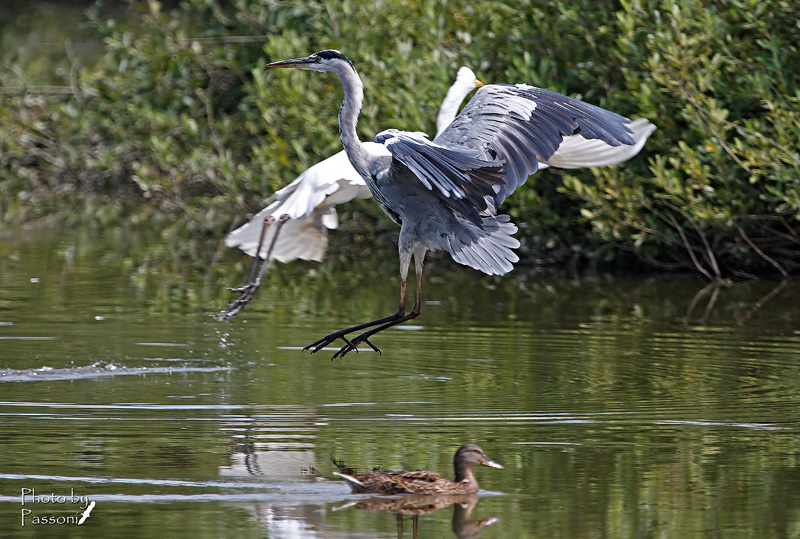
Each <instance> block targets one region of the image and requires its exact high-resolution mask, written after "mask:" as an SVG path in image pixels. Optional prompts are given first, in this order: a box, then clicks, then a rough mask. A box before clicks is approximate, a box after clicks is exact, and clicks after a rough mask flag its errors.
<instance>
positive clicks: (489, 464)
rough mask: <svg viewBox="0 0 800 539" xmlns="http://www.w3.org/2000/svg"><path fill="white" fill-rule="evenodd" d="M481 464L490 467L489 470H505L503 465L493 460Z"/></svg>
mask: <svg viewBox="0 0 800 539" xmlns="http://www.w3.org/2000/svg"><path fill="white" fill-rule="evenodd" d="M481 464H483V465H484V466H488V467H489V468H497V469H498V470H502V469H503V467H502V466H501V465H499V464H498V463H496V462H495V461H493V460H492V459H486V460H484V461H483V462H481Z"/></svg>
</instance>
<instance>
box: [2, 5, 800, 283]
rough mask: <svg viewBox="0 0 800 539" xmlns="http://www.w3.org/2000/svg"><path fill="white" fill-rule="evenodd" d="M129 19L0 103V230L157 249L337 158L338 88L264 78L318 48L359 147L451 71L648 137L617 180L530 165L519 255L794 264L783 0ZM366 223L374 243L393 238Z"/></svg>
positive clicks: (792, 124) (797, 163)
mask: <svg viewBox="0 0 800 539" xmlns="http://www.w3.org/2000/svg"><path fill="white" fill-rule="evenodd" d="M144 5H145V8H144V9H143V10H142V11H141V13H139V14H138V15H137V16H136V17H132V18H131V19H132V20H133V21H135V22H133V23H129V22H122V21H119V20H105V19H103V18H100V17H98V16H97V15H92V16H91V22H92V24H93V25H94V28H95V30H96V32H97V33H98V35H99V36H101V38H102V40H103V41H104V44H105V54H104V56H103V58H102V61H101V62H100V63H99V64H98V65H96V66H93V67H91V68H86V69H82V70H80V71H79V72H78V73H77V74H76V76H75V78H74V80H73V81H71V82H70V84H69V91H68V92H67V93H61V94H58V95H51V96H44V95H38V94H34V93H32V92H28V93H25V92H23V93H16V94H15V93H6V94H3V95H2V98H1V99H0V120H2V123H3V125H4V129H3V130H1V131H0V170H2V172H0V173H1V174H2V175H3V178H4V180H3V182H0V215H2V217H1V219H2V221H3V222H6V223H10V222H13V221H17V220H20V219H34V218H37V217H40V216H42V215H43V214H44V215H49V214H61V215H65V216H67V217H68V218H71V219H75V218H78V219H85V218H87V217H90V218H91V219H93V220H97V219H100V220H102V221H103V222H104V223H113V222H117V221H121V220H122V218H124V219H125V220H126V221H127V222H132V223H139V222H143V221H145V220H146V221H153V220H156V221H157V222H160V223H161V224H160V227H161V230H162V236H163V238H164V239H165V240H170V241H176V242H180V241H181V240H186V239H187V238H197V237H202V236H207V237H216V238H219V237H221V236H222V235H223V234H224V233H225V232H227V231H228V230H229V229H230V228H231V227H232V226H234V225H235V224H238V223H240V222H241V221H242V220H243V219H244V218H246V217H247V216H248V215H249V214H251V213H252V212H254V211H256V210H257V209H258V208H259V206H260V205H261V203H262V201H263V199H264V198H266V196H268V195H269V194H270V193H271V192H273V191H274V190H275V189H277V188H279V187H281V186H283V185H285V184H286V183H288V182H289V181H291V180H292V179H293V178H294V177H295V176H296V175H297V174H299V173H300V172H301V171H302V170H304V169H305V168H307V167H308V166H310V165H311V164H313V163H314V162H316V161H318V160H320V159H322V158H324V157H327V156H328V155H331V154H333V153H334V152H336V151H339V149H340V143H339V142H338V132H337V126H336V110H337V108H338V105H339V102H340V99H341V94H340V90H339V85H338V81H336V79H335V77H333V76H319V75H311V74H308V73H303V72H280V73H272V72H269V73H268V72H266V70H265V69H264V68H263V65H264V63H265V62H266V61H269V60H276V59H284V58H289V57H295V56H300V55H305V54H308V53H311V52H315V51H317V50H320V49H323V48H328V47H330V48H338V49H340V50H342V51H343V52H345V54H347V55H348V56H349V57H350V58H351V59H352V60H353V61H354V62H355V64H356V67H357V69H358V70H359V72H360V73H361V75H362V77H363V78H364V82H365V87H366V88H365V94H366V101H365V107H364V110H363V112H362V116H361V121H360V123H359V131H360V135H361V137H362V139H363V140H371V139H372V137H373V136H374V135H375V134H376V133H377V132H379V131H381V130H383V129H385V128H387V127H398V128H403V129H409V130H420V129H421V130H425V131H427V132H433V130H434V126H433V121H434V118H435V114H436V110H437V108H438V105H439V102H440V100H441V98H442V96H443V94H444V91H445V90H446V88H447V87H448V85H449V84H450V81H451V79H452V77H453V76H454V74H455V72H456V70H457V68H458V66H459V65H461V64H466V65H469V66H471V67H472V68H473V69H474V70H475V71H476V72H477V73H478V75H479V76H480V77H481V78H482V79H484V80H485V81H487V82H528V83H532V84H536V85H538V86H543V87H547V88H551V89H554V90H557V91H560V92H564V93H567V94H570V95H573V96H576V97H579V98H582V99H585V100H586V101H589V102H592V103H595V104H598V105H601V106H604V107H607V108H609V109H611V110H615V111H618V112H620V113H622V114H626V115H628V116H631V117H640V116H644V117H647V118H649V119H650V120H651V121H653V122H654V123H655V124H657V125H658V127H659V130H658V131H656V133H655V134H654V135H653V137H652V138H651V140H650V141H649V142H648V144H647V145H646V147H645V150H644V151H643V152H642V154H641V155H640V156H638V157H637V158H635V159H634V160H632V161H630V162H628V163H626V164H624V165H622V166H618V167H610V168H604V169H592V170H588V171H572V172H570V173H568V174H567V173H561V172H559V171H553V170H548V171H544V172H542V173H540V174H538V175H536V176H535V177H534V178H532V179H531V180H529V182H528V184H527V185H526V186H525V187H524V188H522V189H519V190H518V191H517V192H516V193H515V194H514V196H513V197H511V198H510V199H509V201H508V202H507V204H506V207H505V208H506V211H508V212H509V213H510V214H512V216H513V217H514V220H515V221H516V222H517V223H519V224H520V228H521V232H520V239H521V241H522V243H523V248H522V249H521V254H522V255H523V258H527V259H528V260H534V261H538V262H555V263H564V262H565V261H568V260H572V261H574V262H576V263H583V262H586V261H590V262H593V263H597V264H610V265H611V266H612V267H617V268H620V267H623V266H627V265H628V264H630V263H636V262H646V263H648V264H652V265H653V266H654V267H656V268H665V269H677V270H685V269H689V270H692V271H700V272H702V273H703V274H705V275H707V276H709V277H720V276H727V275H748V274H751V273H765V272H767V273H769V272H779V273H783V274H787V273H797V271H798V263H800V257H799V256H798V254H797V253H798V249H797V245H798V241H800V233H799V232H800V231H799V230H798V215H800V189H799V187H800V174H798V173H799V172H800V155H799V151H798V143H797V141H798V140H800V115H799V113H798V111H799V110H800V107H798V100H799V99H800V91H799V90H798V88H799V86H798V79H800V55H798V43H800V28H799V27H798V23H797V21H798V20H800V5H798V4H797V3H796V2H792V1H790V0H786V1H781V0H773V1H757V0H729V1H727V2H710V3H709V2H700V1H694V0H662V1H655V0H652V1H637V0H621V1H620V2H610V1H603V0H600V1H593V2H589V1H586V0H577V1H573V2H567V1H565V0H558V1H556V2H553V3H551V4H548V5H543V4H542V3H536V2H526V1H522V2H520V1H518V0H515V1H505V2H504V1H491V2H490V1H482V0H479V1H473V0H470V1H467V0H459V1H447V2H445V1H427V0H426V1H422V0H419V1H406V2H382V3H375V2H367V1H356V0H340V1H329V2H318V1H310V0H300V1H297V2H283V1H279V0H260V1H256V0H232V1H231V2H217V1H215V0H185V1H184V2H183V3H182V4H181V5H180V7H179V8H176V9H173V10H163V9H162V8H161V6H160V5H159V4H158V3H157V2H152V1H151V2H148V3H146V4H144ZM136 6H141V4H136ZM3 77H4V75H2V74H0V83H2V84H3V85H8V84H9V82H8V79H7V78H5V79H4V78H3ZM364 208H370V209H369V210H367V211H371V212H374V214H373V215H372V216H370V217H369V219H368V222H370V223H371V224H373V225H374V224H375V223H379V224H380V225H379V227H378V228H379V230H378V233H382V231H383V230H385V229H387V228H390V227H391V226H392V225H391V224H390V223H389V221H388V220H387V219H385V218H381V217H378V215H379V213H380V211H379V209H378V208H377V205H374V204H373V205H361V206H357V210H355V211H356V212H357V213H360V212H363V209H364ZM343 209H344V208H343ZM345 211H346V210H345ZM376 218H377V219H378V221H375V219H376ZM360 222H362V221H361V220H354V221H351V222H350V223H351V224H350V227H351V231H352V230H354V227H357V226H358V223H360ZM347 223H348V221H347V220H346V219H345V220H343V224H344V225H345V226H348V225H347ZM209 256H211V254H209Z"/></svg>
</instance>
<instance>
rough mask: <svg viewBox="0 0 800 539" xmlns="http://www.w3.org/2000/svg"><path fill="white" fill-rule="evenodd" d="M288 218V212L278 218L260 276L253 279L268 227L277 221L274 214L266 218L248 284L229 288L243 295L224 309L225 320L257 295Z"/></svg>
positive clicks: (223, 317) (259, 271)
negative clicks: (279, 235)
mask: <svg viewBox="0 0 800 539" xmlns="http://www.w3.org/2000/svg"><path fill="white" fill-rule="evenodd" d="M288 220H289V216H288V215H287V214H283V215H281V216H280V217H279V218H278V222H277V224H276V225H275V234H274V235H273V236H272V241H271V242H270V244H269V249H268V250H267V254H266V256H265V257H264V261H263V262H262V263H261V268H260V269H259V270H258V276H257V277H256V278H255V279H253V276H254V274H255V270H256V266H257V265H258V255H259V254H260V253H261V246H262V245H263V243H264V237H265V236H266V235H267V227H269V225H270V224H272V222H273V221H275V218H274V217H272V216H269V217H267V218H266V219H264V226H263V227H262V228H261V237H260V238H259V239H258V247H257V248H256V256H255V257H254V258H253V264H252V265H251V266H250V274H249V275H248V277H247V284H245V285H244V286H242V287H239V288H229V289H228V290H230V291H231V292H238V293H240V294H241V295H240V296H239V297H238V298H236V299H235V300H233V302H232V303H231V304H230V305H228V308H227V309H225V310H224V311H222V319H223V320H226V319H228V318H230V317H232V316H235V315H237V314H238V313H239V312H240V311H241V310H242V309H244V306H245V305H247V304H248V303H249V302H250V300H251V299H253V296H255V294H256V291H257V290H258V288H259V287H260V286H261V279H262V278H263V277H264V273H266V271H267V264H268V263H269V259H270V257H271V256H272V250H273V249H274V248H275V243H276V242H277V241H278V234H280V231H281V227H282V226H283V223H285V222H286V221H288Z"/></svg>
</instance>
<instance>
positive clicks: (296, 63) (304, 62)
mask: <svg viewBox="0 0 800 539" xmlns="http://www.w3.org/2000/svg"><path fill="white" fill-rule="evenodd" d="M318 62H319V59H318V58H316V57H314V56H304V57H303V58H292V59H291V60H281V61H280V62H272V63H270V64H267V67H299V68H301V69H302V68H306V69H308V68H310V67H312V66H313V65H314V64H316V63H318Z"/></svg>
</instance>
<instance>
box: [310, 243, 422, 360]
mask: <svg viewBox="0 0 800 539" xmlns="http://www.w3.org/2000/svg"><path fill="white" fill-rule="evenodd" d="M424 259H425V247H423V246H422V245H417V246H416V247H415V249H414V260H415V262H416V273H417V293H416V303H415V304H414V308H413V309H412V310H411V312H410V313H407V314H406V279H407V277H408V266H409V263H410V261H411V250H410V249H408V250H402V249H401V251H400V307H399V308H398V309H397V312H396V313H394V314H392V315H389V316H386V317H384V318H379V319H377V320H372V321H370V322H366V323H364V324H358V325H357V326H352V327H349V328H345V329H340V330H339V331H335V332H333V333H331V334H330V335H327V336H325V337H323V338H322V339H320V340H318V341H317V342H314V343H312V344H309V345H308V346H306V347H305V348H304V350H308V349H310V348H313V349H314V350H312V351H311V353H312V354H313V353H314V352H319V351H320V350H322V349H323V348H324V347H326V346H328V345H329V344H331V343H332V342H334V341H336V340H337V339H342V340H343V341H344V342H345V345H344V346H342V348H341V349H340V350H339V351H338V352H336V353H335V354H334V355H333V357H332V358H331V359H332V360H333V359H336V358H337V357H344V356H345V355H346V354H347V353H348V352H352V351H353V350H355V351H358V349H357V346H358V345H359V344H360V343H362V342H363V343H365V344H367V345H369V347H370V348H372V349H373V350H375V351H376V352H378V353H379V354H380V352H381V350H380V348H378V347H377V346H375V345H374V344H372V343H371V342H370V341H369V338H370V337H371V336H372V335H375V334H376V333H379V332H381V331H383V330H384V329H388V328H390V327H392V326H396V325H397V324H401V323H403V322H405V321H407V320H411V319H412V318H416V317H418V316H419V315H420V312H421V309H422V301H421V297H422V263H423V260H424ZM374 326H378V327H374ZM367 328H373V329H371V330H369V331H365V332H364V333H362V334H360V335H358V336H357V337H356V338H355V339H353V340H352V341H351V340H349V339H348V338H347V337H346V335H348V334H349V333H353V332H354V331H359V330H362V329H367Z"/></svg>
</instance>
